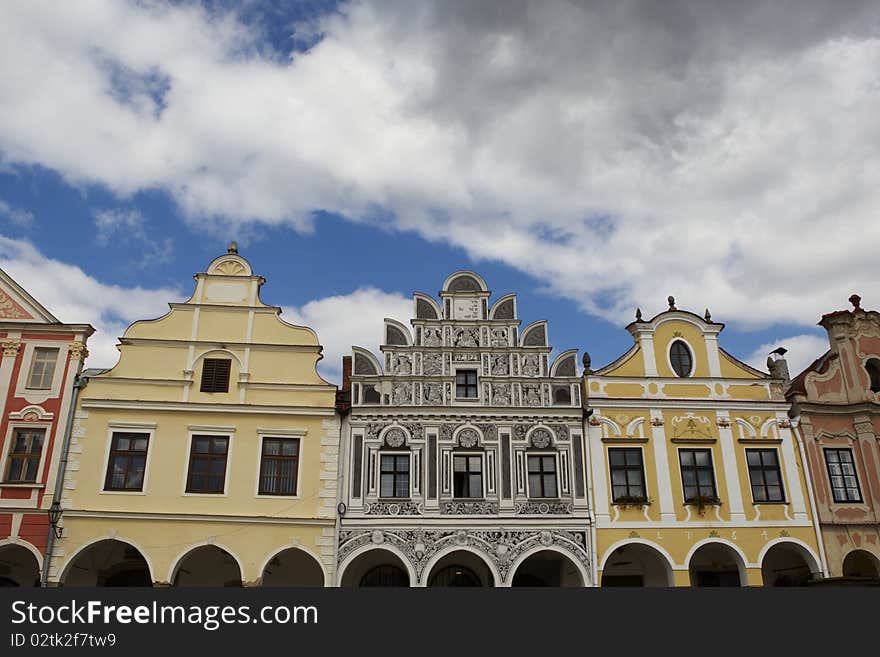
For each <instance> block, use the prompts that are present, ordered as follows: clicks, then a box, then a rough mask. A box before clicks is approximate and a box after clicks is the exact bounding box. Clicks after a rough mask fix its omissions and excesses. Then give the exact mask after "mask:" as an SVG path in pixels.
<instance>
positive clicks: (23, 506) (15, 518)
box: [0, 270, 95, 586]
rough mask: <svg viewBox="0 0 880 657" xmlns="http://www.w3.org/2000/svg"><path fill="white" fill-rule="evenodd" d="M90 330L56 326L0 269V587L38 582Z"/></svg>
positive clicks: (56, 320) (50, 316) (44, 310)
mask: <svg viewBox="0 0 880 657" xmlns="http://www.w3.org/2000/svg"><path fill="white" fill-rule="evenodd" d="M94 331H95V329H94V328H92V327H91V326H90V325H88V324H62V323H61V322H60V321H58V319H56V318H55V317H54V316H53V315H52V314H51V313H50V312H49V311H48V310H46V309H45V308H44V307H43V306H41V305H40V304H39V302H37V300H36V299H34V298H33V297H32V296H31V295H30V294H28V293H27V292H26V291H25V290H24V289H23V288H22V287H21V286H20V285H18V283H16V282H15V281H14V280H12V278H10V277H9V276H8V275H7V274H6V272H4V271H3V270H0V346H2V348H3V354H2V361H0V400H2V404H3V412H2V415H0V586H34V585H35V584H37V583H38V582H39V579H40V574H41V569H42V565H43V555H44V554H45V552H46V543H47V540H48V535H49V529H50V524H49V516H48V513H47V512H48V510H49V508H50V507H51V505H52V497H53V491H54V488H55V482H56V473H57V471H58V464H59V461H60V460H61V446H62V442H63V438H64V430H65V427H66V425H67V417H68V413H69V412H70V401H71V395H72V393H73V383H74V379H75V377H76V375H77V374H78V373H79V371H80V370H81V368H82V362H83V359H84V358H85V356H86V353H87V352H86V340H87V339H88V337H89V336H90V335H91V334H92V333H94Z"/></svg>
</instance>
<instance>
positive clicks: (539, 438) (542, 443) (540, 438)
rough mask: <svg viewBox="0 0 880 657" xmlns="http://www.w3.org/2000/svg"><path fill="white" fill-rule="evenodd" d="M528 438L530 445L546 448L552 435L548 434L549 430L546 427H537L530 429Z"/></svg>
mask: <svg viewBox="0 0 880 657" xmlns="http://www.w3.org/2000/svg"><path fill="white" fill-rule="evenodd" d="M530 440H531V443H532V447H534V448H536V449H546V448H547V447H549V446H550V443H551V442H552V437H551V436H550V432H549V431H547V429H541V428H538V429H535V430H534V431H532V435H531V438H530Z"/></svg>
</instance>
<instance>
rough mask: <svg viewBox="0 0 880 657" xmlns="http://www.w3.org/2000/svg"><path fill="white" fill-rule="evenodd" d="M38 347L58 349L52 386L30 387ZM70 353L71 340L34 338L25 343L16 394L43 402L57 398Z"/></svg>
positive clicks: (34, 401)
mask: <svg viewBox="0 0 880 657" xmlns="http://www.w3.org/2000/svg"><path fill="white" fill-rule="evenodd" d="M37 347H45V348H47V349H57V350H58V361H57V362H56V363H55V374H54V375H53V376H52V386H51V387H50V388H28V387H27V384H28V379H29V378H30V374H31V366H32V364H33V359H34V350H35V349H36V348H37ZM69 354H70V342H69V341H61V340H33V341H27V342H25V343H24V353H23V354H22V358H21V368H20V370H19V372H18V380H17V381H16V383H15V396H16V397H24V398H25V399H26V400H27V401H28V402H30V403H32V404H34V403H41V402H44V401H46V400H47V399H55V398H57V397H58V396H59V395H60V394H61V384H62V381H63V380H64V373H65V371H66V370H67V367H66V364H67V361H68V355H69Z"/></svg>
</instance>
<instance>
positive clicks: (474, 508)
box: [440, 501, 498, 516]
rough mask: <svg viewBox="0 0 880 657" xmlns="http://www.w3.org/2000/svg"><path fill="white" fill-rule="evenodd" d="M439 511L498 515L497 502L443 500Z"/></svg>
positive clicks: (456, 514) (443, 512)
mask: <svg viewBox="0 0 880 657" xmlns="http://www.w3.org/2000/svg"><path fill="white" fill-rule="evenodd" d="M440 513H442V514H444V515H450V516H470V515H498V503H497V502H483V501H477V502H444V503H443V504H441V505H440Z"/></svg>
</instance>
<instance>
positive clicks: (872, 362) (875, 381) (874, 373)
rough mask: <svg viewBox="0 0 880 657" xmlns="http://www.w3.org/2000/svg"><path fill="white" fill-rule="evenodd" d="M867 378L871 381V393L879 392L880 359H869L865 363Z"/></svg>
mask: <svg viewBox="0 0 880 657" xmlns="http://www.w3.org/2000/svg"><path fill="white" fill-rule="evenodd" d="M865 369H866V370H868V378H869V379H870V380H871V392H880V359H878V358H869V359H868V362H867V363H865Z"/></svg>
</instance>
